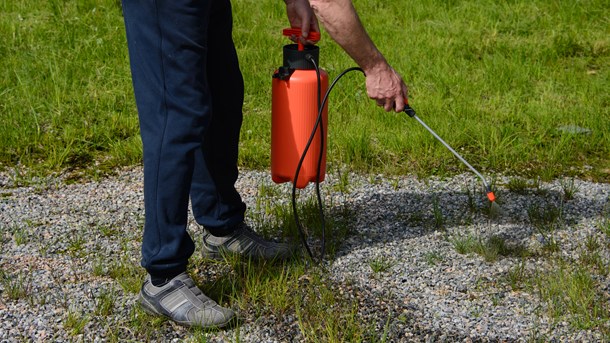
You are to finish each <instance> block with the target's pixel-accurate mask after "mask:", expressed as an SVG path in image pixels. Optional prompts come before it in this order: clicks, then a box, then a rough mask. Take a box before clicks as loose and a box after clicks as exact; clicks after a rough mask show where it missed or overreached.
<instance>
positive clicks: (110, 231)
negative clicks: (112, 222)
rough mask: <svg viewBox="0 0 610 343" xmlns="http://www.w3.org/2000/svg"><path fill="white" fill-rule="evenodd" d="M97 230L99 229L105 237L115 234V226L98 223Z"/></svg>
mask: <svg viewBox="0 0 610 343" xmlns="http://www.w3.org/2000/svg"><path fill="white" fill-rule="evenodd" d="M98 230H99V231H100V233H101V234H102V236H104V237H106V238H110V237H113V236H115V235H116V234H117V230H116V229H115V228H113V227H112V226H107V225H100V226H99V227H98Z"/></svg>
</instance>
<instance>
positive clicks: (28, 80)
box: [0, 0, 610, 182]
mask: <svg viewBox="0 0 610 343" xmlns="http://www.w3.org/2000/svg"><path fill="white" fill-rule="evenodd" d="M354 2H355V6H356V8H357V9H358V10H359V12H360V16H361V19H362V21H363V22H364V24H365V25H366V27H367V29H368V31H369V33H370V34H371V36H372V37H373V38H374V40H375V42H376V43H377V45H378V46H379V48H380V50H381V51H382V52H383V53H384V54H385V55H386V57H387V59H388V60H389V61H390V63H391V64H392V65H393V66H394V67H395V69H397V70H398V71H399V72H400V73H402V74H403V76H404V77H405V80H406V81H407V83H408V84H409V85H410V89H411V91H410V94H411V103H412V104H413V106H414V107H415V108H416V109H417V110H418V113H419V114H420V117H421V118H423V119H424V120H425V121H426V122H427V123H428V124H429V125H430V126H431V127H432V128H433V129H435V130H436V131H437V132H438V133H439V134H440V135H441V136H442V137H444V138H445V139H446V140H447V141H448V143H449V144H451V145H452V146H453V147H454V148H456V149H458V151H460V152H461V153H463V155H464V157H465V158H466V159H467V160H469V161H470V162H471V163H472V164H473V165H474V166H475V167H477V168H480V169H481V170H483V171H494V172H498V173H508V174H523V176H542V177H543V178H544V179H550V178H553V177H558V176H564V175H568V176H587V177H591V178H594V179H597V180H609V179H610V171H609V170H608V167H607V166H608V165H610V157H609V156H610V138H609V137H610V134H609V133H608V130H607V128H608V127H610V106H608V103H609V99H610V96H609V94H608V92H607V85H608V84H609V83H610V81H609V75H610V72H609V68H608V67H609V65H610V63H609V62H610V38H609V37H610V29H609V27H610V25H609V21H608V17H607V15H606V13H608V11H609V10H610V6H608V4H607V2H605V1H601V0H597V1H595V0H591V1H581V2H576V3H572V2H555V1H511V2H494V1H484V2H480V1H472V0H470V1H451V2H445V1H432V0H428V1H420V2H413V1H406V2H389V3H388V2H378V1H370V0H356V1H354ZM233 6H234V17H235V18H234V19H235V31H234V37H235V42H236V46H237V49H238V53H239V57H240V61H241V65H242V71H243V74H244V77H245V80H246V94H245V107H244V109H245V118H244V125H243V130H242V134H241V145H240V146H241V153H240V165H241V166H242V167H247V168H263V169H264V168H267V167H268V166H269V150H270V148H269V147H270V103H271V94H270V84H271V74H272V72H273V70H274V69H275V68H277V67H278V66H279V64H280V63H281V46H282V45H283V44H285V43H287V41H286V39H285V38H283V37H282V36H281V34H280V33H281V29H282V28H283V27H285V26H286V25H287V20H286V19H285V13H284V11H285V10H284V5H283V4H282V2H277V1H253V0H249V1H239V2H235V3H234V4H233ZM389 33H391V34H389ZM0 35H1V36H2V37H4V39H2V40H1V41H0V63H1V65H2V66H3V70H4V72H3V73H0V94H1V96H2V102H0V117H1V118H2V126H0V144H2V146H3V149H2V150H1V151H0V164H1V166H2V168H3V169H16V170H17V172H18V174H17V175H20V176H21V178H20V179H19V182H27V180H29V178H31V176H35V175H44V174H48V173H53V172H60V171H68V172H70V173H71V175H72V176H73V177H80V176H81V175H93V176H95V175H101V174H104V173H108V172H112V170H113V169H114V168H116V167H119V166H125V165H128V166H129V165H134V164H138V163H140V161H141V141H140V139H139V137H138V124H137V115H136V110H135V104H134V100H133V93H132V90H131V81H130V72H129V65H128V56H127V48H126V42H125V33H124V27H123V22H122V17H121V10H120V5H118V2H117V1H116V0H78V1H71V2H68V1H59V0H53V1H43V2H27V1H23V0H18V1H0ZM319 45H320V47H321V49H322V50H321V54H322V55H321V65H322V66H323V67H324V68H325V69H326V70H327V71H328V72H329V74H330V75H331V77H334V76H336V75H337V74H338V73H339V72H340V71H341V70H343V69H345V68H347V67H350V66H353V65H354V63H353V62H352V61H351V60H350V59H349V57H348V56H347V55H346V54H345V53H344V52H343V51H342V50H341V49H340V48H339V47H337V46H336V44H334V43H333V42H332V41H331V39H330V38H329V37H328V35H326V34H323V38H322V41H321V42H320V43H319ZM329 120H330V125H329V131H330V139H329V154H328V158H329V160H330V161H331V162H333V163H336V164H337V165H344V166H346V167H347V168H348V170H354V171H363V172H383V173H387V174H406V173H416V174H418V175H424V176H425V175H431V174H451V173H456V172H462V171H465V170H466V169H465V168H464V167H463V166H462V165H461V164H460V163H459V162H458V161H457V160H456V159H455V158H453V157H452V156H451V155H450V153H449V152H448V151H446V150H445V148H444V147H442V146H441V145H440V144H438V142H436V141H435V140H434V138H432V136H431V135H430V134H429V133H427V131H425V130H424V129H423V128H421V127H420V126H419V125H418V124H417V123H416V122H415V121H412V120H410V119H408V118H406V117H405V116H404V115H400V114H385V113H384V112H383V111H382V110H380V109H378V108H377V107H376V106H375V104H374V103H373V102H372V101H369V100H367V97H366V91H365V88H364V79H363V77H362V76H361V75H358V74H357V73H355V74H353V75H350V76H348V77H346V78H345V79H344V80H343V81H342V82H341V83H340V84H339V85H338V86H337V87H336V90H335V93H334V94H332V95H331V98H330V119H329ZM563 126H578V127H582V128H586V129H588V130H590V133H584V134H578V133H569V132H564V131H561V130H559V129H558V128H560V127H563ZM585 166H590V168H589V167H587V168H585Z"/></svg>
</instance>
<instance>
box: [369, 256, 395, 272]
mask: <svg viewBox="0 0 610 343" xmlns="http://www.w3.org/2000/svg"><path fill="white" fill-rule="evenodd" d="M394 264H395V263H394V261H392V260H391V259H388V258H386V257H378V258H374V259H371V260H370V261H369V267H371V270H372V271H373V273H375V274H378V273H384V272H387V271H388V270H390V268H392V266H394Z"/></svg>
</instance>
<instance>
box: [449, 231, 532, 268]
mask: <svg viewBox="0 0 610 343" xmlns="http://www.w3.org/2000/svg"><path fill="white" fill-rule="evenodd" d="M451 242H452V243H453V246H454V248H455V250H456V251H457V252H458V253H460V254H470V253H475V254H477V255H480V256H482V257H483V258H484V259H485V261H487V262H494V261H496V260H497V259H498V257H499V256H511V257H526V256H528V255H529V252H528V251H527V249H526V248H525V247H524V246H522V245H520V244H512V245H509V244H507V243H506V240H505V239H504V238H502V237H500V236H496V235H493V236H491V237H489V238H487V239H485V240H483V239H482V238H478V237H475V236H472V235H466V236H461V237H455V238H453V239H451Z"/></svg>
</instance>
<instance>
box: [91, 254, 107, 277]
mask: <svg viewBox="0 0 610 343" xmlns="http://www.w3.org/2000/svg"><path fill="white" fill-rule="evenodd" d="M91 269H92V272H93V275H95V276H104V275H107V273H108V269H107V268H106V263H105V262H104V259H103V257H100V256H97V257H96V258H95V261H93V265H92V266H91Z"/></svg>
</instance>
